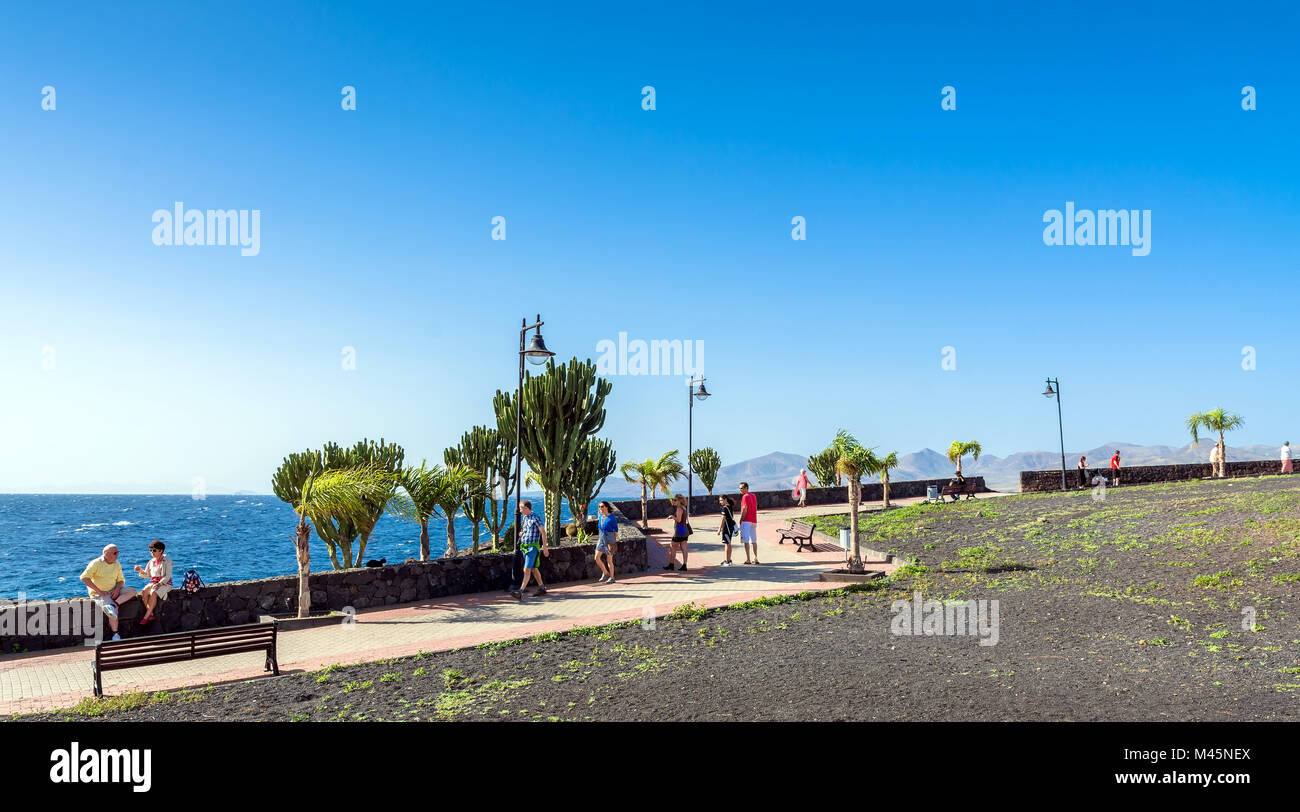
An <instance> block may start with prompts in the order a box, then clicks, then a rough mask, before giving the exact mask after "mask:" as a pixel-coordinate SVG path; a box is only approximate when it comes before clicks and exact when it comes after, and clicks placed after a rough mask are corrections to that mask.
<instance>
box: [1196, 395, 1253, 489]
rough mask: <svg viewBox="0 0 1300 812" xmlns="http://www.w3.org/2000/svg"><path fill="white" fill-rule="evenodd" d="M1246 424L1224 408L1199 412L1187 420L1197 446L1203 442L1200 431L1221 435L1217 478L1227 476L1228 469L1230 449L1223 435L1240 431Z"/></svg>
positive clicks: (1238, 416) (1237, 415) (1239, 416)
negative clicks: (1199, 434)
mask: <svg viewBox="0 0 1300 812" xmlns="http://www.w3.org/2000/svg"><path fill="white" fill-rule="evenodd" d="M1245 424H1246V421H1245V419H1244V418H1242V416H1241V415H1239V414H1231V413H1229V412H1225V411H1224V410H1223V409H1222V408H1219V409H1214V410H1212V411H1208V412H1198V413H1196V414H1193V415H1191V416H1190V417H1188V418H1187V430H1188V431H1190V432H1191V433H1192V442H1193V443H1195V444H1197V445H1199V444H1200V442H1201V438H1200V437H1199V436H1198V431H1199V430H1200V429H1205V430H1206V431H1217V432H1218V433H1219V442H1218V446H1219V464H1218V470H1217V471H1215V472H1214V475H1215V476H1217V477H1223V476H1225V475H1226V474H1227V469H1228V462H1227V460H1228V454H1227V452H1228V447H1227V446H1226V445H1225V444H1224V441H1223V433H1224V432H1225V431H1232V430H1234V429H1239V428H1241V427H1242V426H1244V425H1245Z"/></svg>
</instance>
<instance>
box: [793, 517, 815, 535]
mask: <svg viewBox="0 0 1300 812" xmlns="http://www.w3.org/2000/svg"><path fill="white" fill-rule="evenodd" d="M790 529H791V530H795V531H798V532H799V533H802V534H805V535H812V531H813V526H812V525H811V524H809V523H808V522H801V521H797V520H796V521H792V522H790Z"/></svg>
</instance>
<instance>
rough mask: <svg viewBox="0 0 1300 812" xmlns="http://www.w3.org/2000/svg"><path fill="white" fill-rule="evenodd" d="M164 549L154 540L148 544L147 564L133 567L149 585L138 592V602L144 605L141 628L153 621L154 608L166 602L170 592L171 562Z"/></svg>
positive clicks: (159, 542)
mask: <svg viewBox="0 0 1300 812" xmlns="http://www.w3.org/2000/svg"><path fill="white" fill-rule="evenodd" d="M166 549H167V545H166V544H163V543H162V542H161V541H159V540H158V539H154V540H153V541H151V542H149V556H150V558H149V563H147V564H145V565H144V566H143V567H142V566H140V565H139V564H136V565H135V571H136V572H137V573H139V575H140V577H141V578H148V579H149V583H147V584H145V585H144V589H141V590H140V601H141V602H142V603H143V604H144V617H142V618H140V625H141V626H144V625H146V624H148V623H149V621H151V620H153V611H154V607H155V606H157V605H158V601H162V600H166V599H167V593H168V592H171V591H172V586H173V584H172V560H171V559H170V558H169V557H168V556H167V553H165V552H164V550H166Z"/></svg>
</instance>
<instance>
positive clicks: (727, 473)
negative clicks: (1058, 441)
mask: <svg viewBox="0 0 1300 812" xmlns="http://www.w3.org/2000/svg"><path fill="white" fill-rule="evenodd" d="M1214 442H1215V439H1214V438H1209V439H1202V440H1201V444H1200V445H1199V446H1198V445H1192V444H1190V443H1189V444H1187V445H1185V446H1181V447H1176V446H1167V445H1134V444H1133V443H1107V444H1106V445H1103V446H1098V447H1097V448H1092V449H1087V450H1085V451H1066V452H1065V466H1066V468H1067V469H1069V470H1074V468H1075V466H1076V465H1078V464H1079V456H1080V455H1083V456H1086V457H1087V458H1088V465H1089V467H1093V468H1108V467H1110V455H1111V454H1113V453H1115V451H1117V450H1118V451H1119V453H1120V459H1121V460H1123V464H1124V465H1126V466H1132V465H1174V464H1179V463H1189V462H1209V461H1210V449H1211V448H1212V447H1213V446H1214ZM1297 456H1300V455H1297ZM1272 459H1278V449H1277V447H1276V446H1268V445H1245V446H1233V445H1230V446H1228V461H1229V462H1232V461H1236V460H1272ZM807 465H808V458H807V457H806V456H803V455H800V454H786V453H782V452H779V451H776V452H773V453H771V454H765V455H763V456H761V457H755V458H753V459H749V460H744V461H743V462H737V463H732V464H731V465H724V466H722V468H721V469H720V470H719V471H718V480H717V485H716V487H715V490H716V491H720V492H726V493H734V492H735V490H736V485H737V483H739V482H742V481H744V482H748V483H749V487H750V489H751V490H755V491H778V490H784V489H786V488H790V487H792V483H793V482H794V479H795V477H797V476H798V475H799V469H800V468H805V467H807ZM1060 467H1061V452H1060V451H1017V452H1015V453H1013V454H1008V455H1007V456H1005V457H999V456H997V455H995V454H984V455H982V456H981V457H980V458H979V460H978V461H972V460H971V459H970V457H967V458H966V459H964V460H963V461H962V473H965V474H968V475H973V476H982V477H984V482H985V484H987V485H988V486H989V487H990V488H992V489H993V490H995V491H1011V492H1014V491H1018V490H1020V472H1021V471H1052V470H1057V469H1059V468H1060ZM952 472H953V465H952V463H950V462H948V457H947V456H945V455H944V454H941V453H939V452H937V451H935V450H933V449H929V448H923V449H921V450H920V451H914V452H912V453H911V454H904V455H902V456H901V457H899V459H898V467H897V468H895V469H894V470H893V471H891V472H890V475H889V477H890V479H891V480H893V481H900V480H904V479H942V478H944V477H949V476H952ZM809 477H810V478H812V479H813V481H814V484H816V479H815V478H813V477H812V474H811V473H809ZM864 481H866V482H878V481H880V478H879V477H871V478H870V479H867V480H864ZM695 489H696V491H698V492H699V493H704V492H705V488H704V486H703V485H702V484H700V481H699V477H696V480H695ZM673 490H674V492H676V491H680V492H682V493H685V492H686V481H685V480H684V479H683V480H679V481H677V482H675V483H673ZM601 496H602V497H604V498H606V499H611V498H612V499H630V498H639V497H640V496H641V489H640V488H639V487H638V486H636V485H632V484H631V483H628V482H625V481H623V479H622V478H621V477H619V476H618V475H617V474H615V475H614V476H611V477H610V478H609V480H608V481H607V482H606V483H605V487H604V489H603V490H602V491H601ZM660 496H663V494H662V493H660Z"/></svg>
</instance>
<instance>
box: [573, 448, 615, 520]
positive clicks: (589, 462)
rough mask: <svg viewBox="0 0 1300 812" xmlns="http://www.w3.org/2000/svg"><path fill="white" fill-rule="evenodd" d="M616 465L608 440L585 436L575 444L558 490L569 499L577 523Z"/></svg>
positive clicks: (584, 518)
mask: <svg viewBox="0 0 1300 812" xmlns="http://www.w3.org/2000/svg"><path fill="white" fill-rule="evenodd" d="M617 467H618V456H617V455H616V454H615V453H614V445H613V443H611V442H610V441H609V440H598V439H596V438H595V437H588V438H587V439H586V440H585V441H584V442H583V443H582V445H580V446H578V453H577V455H575V456H574V458H573V463H572V464H571V465H570V466H569V470H568V472H567V473H566V474H565V476H564V479H563V481H562V482H561V486H560V491H561V493H562V494H563V495H564V498H565V499H567V500H569V512H570V513H572V514H573V521H574V522H576V523H577V524H578V526H579V527H582V526H583V524H584V522H585V520H586V516H587V505H589V504H591V500H593V499H595V498H596V496H597V495H598V494H599V493H600V489H601V488H603V487H604V486H605V480H607V479H609V475H610V474H612V473H614V469H616V468H617Z"/></svg>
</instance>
